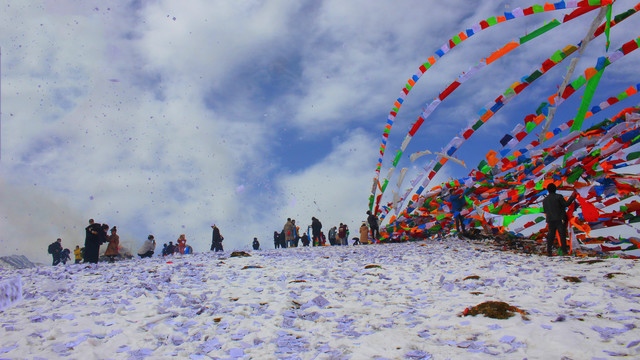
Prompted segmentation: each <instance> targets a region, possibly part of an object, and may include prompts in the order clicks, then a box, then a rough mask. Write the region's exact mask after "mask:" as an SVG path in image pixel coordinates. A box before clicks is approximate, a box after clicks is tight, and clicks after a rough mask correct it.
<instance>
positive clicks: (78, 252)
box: [73, 245, 82, 264]
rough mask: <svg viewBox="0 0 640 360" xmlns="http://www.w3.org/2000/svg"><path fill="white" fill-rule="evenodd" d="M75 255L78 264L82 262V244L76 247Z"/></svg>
mask: <svg viewBox="0 0 640 360" xmlns="http://www.w3.org/2000/svg"><path fill="white" fill-rule="evenodd" d="M73 255H75V258H76V264H80V261H82V249H80V245H76V248H75V249H74V250H73Z"/></svg>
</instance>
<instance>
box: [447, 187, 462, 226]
mask: <svg viewBox="0 0 640 360" xmlns="http://www.w3.org/2000/svg"><path fill="white" fill-rule="evenodd" d="M449 201H450V202H451V213H452V214H453V219H454V221H455V222H456V231H458V234H464V233H465V228H464V218H463V217H462V214H461V213H460V212H461V211H462V209H463V208H464V205H465V202H464V195H463V194H451V197H449Z"/></svg>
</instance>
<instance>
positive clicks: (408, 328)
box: [0, 239, 640, 359]
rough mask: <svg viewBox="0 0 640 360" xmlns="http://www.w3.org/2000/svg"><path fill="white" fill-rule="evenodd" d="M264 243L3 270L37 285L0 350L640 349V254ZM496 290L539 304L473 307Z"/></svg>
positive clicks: (249, 353) (135, 355)
mask: <svg viewBox="0 0 640 360" xmlns="http://www.w3.org/2000/svg"><path fill="white" fill-rule="evenodd" d="M251 255H252V256H251V257H229V252H226V253H219V254H213V253H206V254H196V255H190V256H189V255H185V256H172V257H167V258H158V257H154V258H153V259H143V260H140V259H136V260H131V261H122V262H118V263H114V264H108V263H100V264H99V265H97V266H95V265H94V266H86V265H67V266H66V267H63V266H59V267H51V266H44V267H39V268H33V269H26V270H18V271H13V272H8V271H6V270H4V271H0V274H2V279H7V278H10V277H12V276H14V277H15V276H16V275H19V276H20V277H21V279H22V282H23V291H24V299H23V300H21V301H20V302H18V303H17V304H16V305H13V306H12V307H9V308H8V309H6V310H5V311H4V312H1V313H0V319H1V323H2V328H3V331H2V336H1V337H0V358H11V359H43V358H46V359H52V358H68V359H109V358H112V359H143V358H144V359H167V358H172V357H173V358H179V359H189V358H190V359H209V358H214V359H217V358H240V359H382V358H386V359H487V358H500V359H523V358H528V359H561V358H569V359H609V358H612V356H621V355H623V354H628V355H630V356H632V357H638V356H640V329H637V327H638V326H640V320H639V319H640V288H639V286H640V285H639V283H638V278H639V277H640V267H639V266H638V262H637V261H636V260H624V259H617V258H616V259H604V260H603V261H602V262H595V263H578V262H579V261H581V260H584V259H577V258H562V257H553V258H547V257H542V256H537V255H524V254H518V253H512V252H502V251H495V250H493V248H492V247H491V246H489V245H484V244H481V243H479V242H469V241H461V240H455V239H445V241H442V242H429V243H424V242H417V243H415V242H414V243H404V244H387V245H366V246H349V247H324V248H289V249H280V250H263V251H252V252H251ZM368 265H379V266H368ZM472 275H477V276H478V277H479V278H478V279H474V278H470V279H466V280H465V278H467V277H468V276H472ZM569 277H572V278H569ZM565 278H566V279H565ZM576 278H577V279H579V280H581V282H572V281H568V280H574V281H576ZM490 300H495V301H504V302H507V303H509V304H510V305H514V306H516V307H518V308H520V309H522V310H525V311H527V312H528V313H529V315H527V316H526V317H524V318H523V316H521V315H520V314H516V315H515V316H513V317H511V318H509V319H506V320H499V319H492V318H488V317H484V316H482V315H478V316H475V317H473V316H464V317H460V316H459V315H460V314H461V313H462V312H463V311H464V310H465V308H468V307H472V306H474V305H477V304H479V303H482V302H485V301H490Z"/></svg>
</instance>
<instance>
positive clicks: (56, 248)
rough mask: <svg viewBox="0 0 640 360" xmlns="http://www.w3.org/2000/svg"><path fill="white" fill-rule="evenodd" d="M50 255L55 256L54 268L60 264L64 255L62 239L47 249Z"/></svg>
mask: <svg viewBox="0 0 640 360" xmlns="http://www.w3.org/2000/svg"><path fill="white" fill-rule="evenodd" d="M47 250H48V252H49V254H51V256H53V266H56V265H58V264H60V260H61V258H60V255H61V253H62V239H60V238H58V239H57V240H56V241H54V242H52V243H51V244H49V248H48V249H47Z"/></svg>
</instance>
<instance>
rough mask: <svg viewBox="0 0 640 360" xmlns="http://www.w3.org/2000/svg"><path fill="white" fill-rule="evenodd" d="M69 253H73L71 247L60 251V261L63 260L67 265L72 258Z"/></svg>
mask: <svg viewBox="0 0 640 360" xmlns="http://www.w3.org/2000/svg"><path fill="white" fill-rule="evenodd" d="M69 254H71V250H69V249H64V250H62V251H60V262H62V264H63V265H67V261H69V260H71V256H70V255H69Z"/></svg>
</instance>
